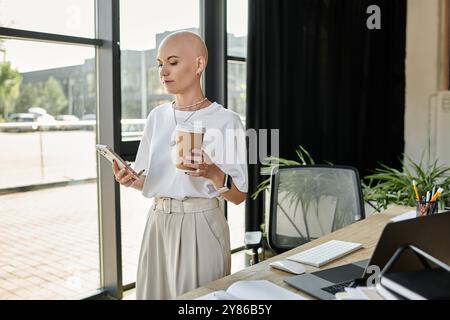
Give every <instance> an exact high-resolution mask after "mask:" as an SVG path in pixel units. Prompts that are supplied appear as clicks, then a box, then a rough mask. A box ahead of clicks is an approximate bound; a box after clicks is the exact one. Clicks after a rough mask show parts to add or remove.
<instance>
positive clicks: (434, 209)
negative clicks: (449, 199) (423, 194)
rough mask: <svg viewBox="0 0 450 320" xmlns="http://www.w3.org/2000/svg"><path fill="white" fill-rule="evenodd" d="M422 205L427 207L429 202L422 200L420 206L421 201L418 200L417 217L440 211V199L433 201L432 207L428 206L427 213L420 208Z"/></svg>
mask: <svg viewBox="0 0 450 320" xmlns="http://www.w3.org/2000/svg"><path fill="white" fill-rule="evenodd" d="M420 207H422V208H423V209H425V208H426V207H427V203H426V202H421V206H419V202H417V201H416V217H424V216H429V215H431V214H436V213H438V211H439V199H438V200H436V201H435V202H431V203H430V207H429V208H428V210H427V211H426V212H425V213H422V211H421V210H420Z"/></svg>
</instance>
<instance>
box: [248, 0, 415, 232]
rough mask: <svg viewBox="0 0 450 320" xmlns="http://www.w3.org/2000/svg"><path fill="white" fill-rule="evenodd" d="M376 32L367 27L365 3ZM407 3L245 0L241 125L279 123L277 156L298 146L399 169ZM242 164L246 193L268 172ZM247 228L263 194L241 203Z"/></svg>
mask: <svg viewBox="0 0 450 320" xmlns="http://www.w3.org/2000/svg"><path fill="white" fill-rule="evenodd" d="M370 5H378V6H379V7H380V9H381V29H379V30H377V29H375V30H369V29H368V28H367V24H366V22H367V19H368V18H369V16H370V14H367V13H366V11H367V8H368V7H369V6H370ZM405 41H406V0H385V1H382V0H378V1H377V0H372V1H368V0H367V1H366V0H249V34H248V58H247V81H248V83H247V120H246V121H247V128H254V129H280V156H281V157H284V158H289V159H296V155H295V150H296V148H297V147H298V146H299V145H302V146H303V147H305V148H306V149H307V150H308V151H309V152H310V153H311V155H312V157H313V158H314V159H315V160H316V161H317V162H324V161H330V162H332V163H333V164H339V165H351V166H355V167H356V168H358V169H359V171H360V175H361V176H364V175H366V174H367V173H369V170H373V169H374V168H375V167H377V166H378V164H379V163H380V162H381V163H384V164H387V165H390V166H394V167H400V164H399V157H400V156H401V154H402V153H403V151H404V136H403V135H404V109H405ZM259 169H260V165H250V166H249V195H251V194H252V193H253V192H254V191H255V190H256V186H257V184H258V183H259V182H261V181H262V180H263V179H264V178H266V177H261V176H260V174H259ZM246 213H247V214H246V218H247V219H246V229H247V230H257V229H258V228H259V224H260V223H261V222H262V216H263V215H262V213H263V204H262V198H261V197H260V198H259V199H258V200H251V199H248V200H247V202H246Z"/></svg>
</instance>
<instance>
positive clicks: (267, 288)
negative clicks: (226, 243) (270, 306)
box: [197, 280, 305, 300]
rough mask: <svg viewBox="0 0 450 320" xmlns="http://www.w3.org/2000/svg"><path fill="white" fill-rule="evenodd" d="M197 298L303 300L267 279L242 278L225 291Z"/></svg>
mask: <svg viewBox="0 0 450 320" xmlns="http://www.w3.org/2000/svg"><path fill="white" fill-rule="evenodd" d="M197 300H305V298H303V297H302V296H300V295H298V294H295V293H293V292H291V291H289V290H287V289H285V288H282V287H280V286H277V285H276V284H273V283H272V282H270V281H267V280H242V281H237V282H235V283H233V284H232V285H231V286H230V287H229V288H228V289H227V290H226V291H224V290H220V291H215V292H212V293H209V294H207V295H204V296H201V297H198V298H197Z"/></svg>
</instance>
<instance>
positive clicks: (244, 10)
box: [227, 0, 248, 58]
mask: <svg viewBox="0 0 450 320" xmlns="http://www.w3.org/2000/svg"><path fill="white" fill-rule="evenodd" d="M247 15H248V0H227V44H228V55H229V56H232V57H241V58H246V57H247V23H248V17H247Z"/></svg>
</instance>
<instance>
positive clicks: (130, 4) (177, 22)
mask: <svg viewBox="0 0 450 320" xmlns="http://www.w3.org/2000/svg"><path fill="white" fill-rule="evenodd" d="M181 13H182V14H181ZM168 16H173V17H175V18H174V19H168V18H167V17H168ZM199 25H200V9H199V0H185V1H179V0H166V1H162V2H161V1H156V0H127V1H121V2H120V46H121V48H120V49H121V72H122V75H121V82H122V141H130V140H140V138H141V137H142V131H143V128H144V124H145V120H146V118H147V116H148V114H149V112H150V111H151V110H152V109H153V108H154V107H156V106H158V105H159V104H162V103H165V102H168V101H170V100H172V99H174V97H173V96H172V95H170V94H167V93H165V92H164V87H163V85H162V84H161V82H160V81H159V74H158V68H157V63H156V56H157V50H158V46H159V44H160V43H161V41H162V40H163V39H164V37H166V36H167V35H168V34H170V33H172V32H175V31H178V30H189V31H193V32H196V33H198V34H200V30H199ZM151 201H152V200H151V199H147V198H144V197H143V196H142V194H141V193H140V192H138V191H136V190H134V189H127V188H122V189H121V211H122V219H121V221H122V266H123V267H122V270H123V284H124V285H126V284H130V283H133V282H135V281H136V269H137V262H138V257H139V250H140V246H141V239H142V234H143V232H144V229H143V228H144V227H145V224H146V221H147V213H148V210H149V208H150V206H151Z"/></svg>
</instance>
